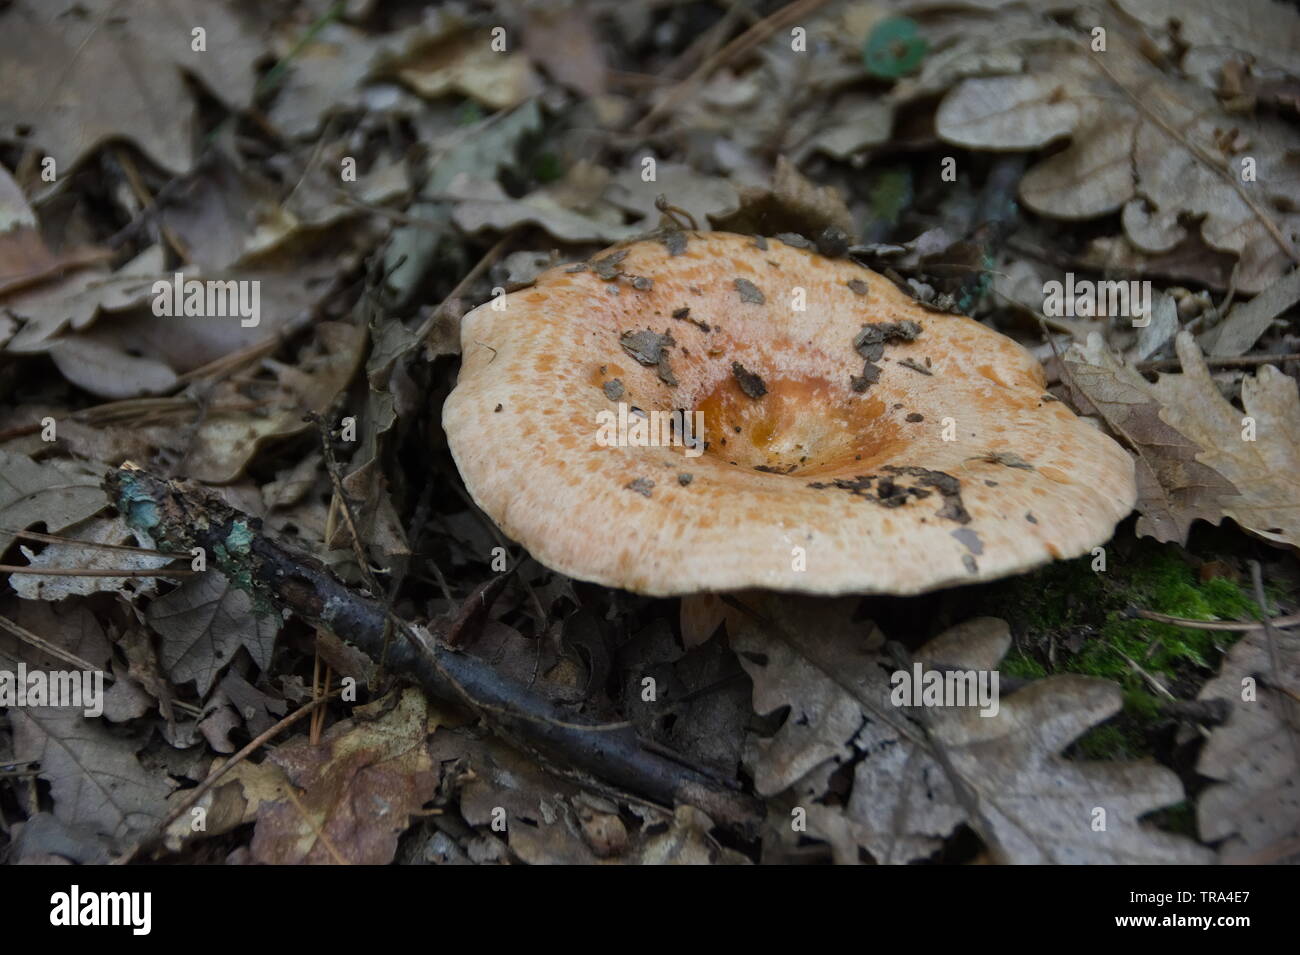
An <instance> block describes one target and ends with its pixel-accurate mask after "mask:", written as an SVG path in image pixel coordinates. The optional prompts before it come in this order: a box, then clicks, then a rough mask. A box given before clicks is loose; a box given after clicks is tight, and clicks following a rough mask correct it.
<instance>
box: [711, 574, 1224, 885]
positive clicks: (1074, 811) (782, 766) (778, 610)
mask: <svg viewBox="0 0 1300 955" xmlns="http://www.w3.org/2000/svg"><path fill="white" fill-rule="evenodd" d="M851 609H852V602H851V601H850V602H845V601H840V602H836V603H826V602H822V603H810V602H805V601H802V600H800V601H795V600H791V599H789V598H785V599H783V600H782V601H780V602H778V601H775V600H771V601H766V602H765V603H764V605H763V608H762V613H763V615H764V616H766V617H767V619H768V620H769V621H770V623H759V622H756V621H753V620H751V621H750V622H749V623H747V624H746V625H744V626H742V627H741V628H740V629H739V632H738V633H737V635H736V637H735V638H734V640H733V646H734V647H735V649H736V651H737V652H738V653H739V654H740V658H741V662H742V665H743V666H744V667H745V669H746V670H747V671H748V672H749V674H750V676H751V677H752V678H753V680H754V709H755V711H756V712H758V713H760V714H764V713H771V712H773V711H775V710H778V709H780V708H781V707H789V708H790V712H789V715H788V716H787V717H786V719H785V721H784V723H783V724H782V726H781V728H780V729H779V730H778V731H777V732H776V734H775V735H774V736H772V737H771V738H769V739H759V740H756V742H755V747H754V750H753V753H752V758H751V769H752V771H753V774H754V784H755V788H756V789H757V790H758V792H759V793H760V795H764V796H769V797H772V796H776V795H777V794H780V793H782V792H783V791H785V790H788V791H789V792H788V793H787V794H786V796H784V797H783V799H784V801H785V802H788V803H790V804H791V805H792V806H801V807H803V808H804V809H805V810H806V812H807V822H808V833H807V834H808V835H812V836H815V837H818V838H822V839H825V840H827V841H828V842H830V844H831V847H832V849H833V851H834V853H835V856H836V858H837V860H838V861H841V862H857V861H859V859H860V856H861V853H862V851H865V852H868V853H870V854H871V856H872V857H873V858H875V859H876V860H877V861H878V862H882V863H906V862H909V861H913V860H917V859H923V858H926V857H927V856H929V855H931V854H932V853H934V852H935V851H936V850H937V849H938V848H939V847H940V845H941V844H942V841H943V839H944V837H946V836H947V835H949V834H950V833H951V832H952V831H953V829H955V828H956V827H957V826H958V825H959V824H962V823H965V824H967V825H969V826H971V828H973V829H974V830H975V831H976V832H977V833H979V834H980V835H981V837H982V838H984V840H985V841H986V843H987V844H988V846H989V849H990V850H991V851H992V852H993V853H994V855H995V856H996V857H998V858H999V859H1000V860H1001V861H1005V862H1012V863H1090V864H1091V863H1132V862H1145V863H1157V862H1160V863H1169V862H1180V863H1193V862H1204V861H1207V857H1208V855H1209V853H1208V852H1207V851H1206V850H1204V849H1201V848H1200V847H1198V846H1196V845H1195V844H1194V843H1191V842H1189V841H1188V840H1186V839H1182V838H1180V837H1176V836H1172V835H1169V834H1166V833H1163V832H1159V831H1157V830H1155V829H1152V828H1150V827H1148V826H1145V825H1143V824H1141V823H1139V821H1138V820H1139V817H1140V816H1142V815H1143V814H1145V813H1148V812H1151V811H1152V810H1154V809H1157V808H1159V807H1161V806H1167V805H1171V804H1173V803H1176V802H1179V801H1181V800H1182V798H1183V789H1182V785H1181V784H1180V783H1179V781H1178V777H1177V776H1176V775H1174V774H1173V773H1172V772H1170V771H1169V770H1167V769H1164V768H1163V767H1160V766H1157V765H1155V764H1153V763H1150V762H1128V763H1123V762H1080V761H1075V760H1068V759H1064V758H1063V757H1061V756H1060V755H1059V754H1060V751H1061V750H1062V749H1064V748H1065V747H1066V746H1067V745H1068V744H1069V743H1070V742H1071V741H1073V740H1074V739H1076V738H1078V737H1079V736H1081V735H1082V734H1083V733H1084V732H1086V731H1087V730H1088V729H1089V728H1090V727H1092V726H1094V725H1096V724H1097V723H1099V722H1101V721H1103V720H1105V719H1107V718H1109V717H1111V716H1113V715H1114V714H1115V713H1117V712H1118V711H1119V709H1120V706H1121V695H1120V689H1119V687H1118V686H1115V685H1114V684H1111V683H1108V682H1106V681H1104V680H1097V679H1090V678H1085V677H1078V676H1072V675H1071V676H1056V677H1050V678H1048V679H1045V680H1041V681H1038V682H1036V683H1034V684H1031V685H1030V686H1028V687H1025V688H1024V689H1021V690H1019V691H1018V692H1016V693H1015V694H1014V695H1011V696H1007V697H1004V698H1002V699H1001V700H1000V706H999V709H998V711H997V713H996V714H995V715H991V716H988V717H985V716H981V715H980V713H981V711H980V708H979V707H975V706H965V707H949V708H942V707H931V708H928V709H927V710H926V712H925V713H924V715H923V716H922V718H921V719H919V720H918V719H916V718H915V717H914V716H913V715H910V714H909V713H908V711H907V710H904V709H902V708H899V707H896V706H894V705H893V704H892V703H891V699H890V697H891V692H892V690H893V687H892V685H891V681H890V674H891V673H892V672H893V671H894V670H895V669H896V667H895V665H894V664H893V663H892V662H890V661H889V658H888V657H887V656H885V655H884V653H883V652H882V650H883V644H884V634H882V633H881V631H880V630H879V629H878V628H877V627H875V625H874V624H871V623H855V622H853V621H852V620H851V619H850V616H849V612H850V610H851ZM1010 642H1011V638H1010V633H1009V631H1008V628H1007V625H1006V624H1005V623H1004V622H1002V621H1000V620H995V619H992V618H977V619H974V620H970V621H967V622H966V623H963V624H960V625H959V626H957V627H954V628H952V629H950V630H948V631H945V632H944V633H942V634H940V635H939V636H938V637H936V638H934V639H933V640H931V641H930V642H929V643H928V644H926V645H925V646H924V647H922V648H921V650H920V651H918V652H917V653H916V654H915V659H916V660H918V661H923V662H924V663H926V664H929V665H932V666H933V665H946V666H950V667H956V668H958V669H963V670H975V671H981V670H990V669H992V668H994V667H996V666H997V663H998V661H999V660H1001V658H1002V656H1003V654H1005V653H1006V651H1007V648H1008V647H1009V646H1010ZM927 740H928V742H927ZM832 777H835V778H834V779H833V778H832ZM846 777H848V778H851V780H852V788H851V790H850V791H849V793H848V794H847V796H844V797H842V798H838V797H829V794H830V793H831V792H834V791H837V789H838V785H840V784H837V783H836V781H835V780H836V779H838V780H840V781H841V784H842V781H843V780H844V779H845V778H846ZM954 783H956V784H957V785H959V786H960V787H961V789H962V790H963V791H962V792H959V791H958V789H957V788H955V785H954ZM828 797H829V798H828ZM783 804H784V803H783ZM1098 808H1100V809H1103V810H1105V819H1106V828H1105V830H1104V831H1095V830H1094V829H1093V823H1094V820H1095V819H1096V818H1098V817H1097V814H1096V810H1097V809H1098ZM786 818H787V819H788V814H787V816H786ZM780 828H781V829H788V828H789V827H788V825H785V826H782V827H780Z"/></svg>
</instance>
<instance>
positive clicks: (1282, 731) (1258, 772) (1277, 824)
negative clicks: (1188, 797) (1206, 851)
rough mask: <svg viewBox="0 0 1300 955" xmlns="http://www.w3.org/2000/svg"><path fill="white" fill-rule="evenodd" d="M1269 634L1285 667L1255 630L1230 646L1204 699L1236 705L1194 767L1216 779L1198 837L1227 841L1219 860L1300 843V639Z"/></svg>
mask: <svg viewBox="0 0 1300 955" xmlns="http://www.w3.org/2000/svg"><path fill="white" fill-rule="evenodd" d="M1272 640H1273V641H1275V648H1276V651H1277V661H1278V664H1279V666H1280V667H1281V670H1280V672H1279V671H1278V670H1275V669H1274V667H1273V654H1272V653H1271V652H1270V649H1269V645H1268V641H1269V637H1268V636H1267V635H1266V634H1265V633H1264V631H1263V630H1254V631H1252V632H1251V633H1249V634H1247V635H1246V636H1245V637H1243V638H1242V639H1241V641H1240V642H1238V643H1237V645H1236V646H1234V647H1233V648H1232V650H1231V651H1229V653H1228V655H1227V657H1226V658H1224V661H1223V666H1222V667H1220V669H1219V675H1218V676H1216V677H1215V678H1214V679H1213V680H1211V681H1210V682H1209V683H1207V684H1205V686H1204V687H1203V688H1202V689H1201V694H1200V697H1199V699H1202V700H1226V701H1227V702H1228V703H1229V704H1230V706H1231V709H1230V711H1229V715H1228V719H1227V722H1225V723H1224V724H1223V725H1221V726H1217V727H1215V729H1214V730H1213V731H1212V732H1211V733H1210V738H1209V740H1208V741H1207V742H1206V744H1205V747H1204V748H1203V749H1202V750H1201V758H1200V762H1199V763H1197V766H1196V770H1197V772H1199V773H1200V774H1201V775H1203V776H1208V777H1210V778H1211V779H1214V780H1217V782H1216V783H1215V784H1214V785H1213V786H1210V787H1209V788H1208V789H1206V790H1205V792H1203V793H1201V797H1200V799H1199V801H1198V802H1197V805H1196V814H1197V824H1198V827H1199V830H1200V834H1201V838H1202V839H1204V840H1205V841H1207V842H1219V841H1220V840H1222V843H1221V844H1220V846H1219V858H1220V861H1222V862H1227V863H1232V862H1245V861H1248V860H1250V859H1251V858H1252V857H1256V858H1254V861H1256V862H1262V863H1267V862H1273V863H1276V862H1281V861H1283V856H1294V855H1295V854H1296V846H1297V845H1300V704H1298V703H1297V702H1296V697H1297V695H1298V694H1300V638H1297V637H1296V636H1295V635H1294V634H1293V633H1281V632H1274V634H1273V635H1272ZM1247 686H1249V687H1250V688H1251V689H1252V692H1251V694H1250V696H1249V698H1247V694H1246V688H1247ZM1288 846H1289V847H1290V849H1289V850H1287V847H1288ZM1261 856H1262V857H1261Z"/></svg>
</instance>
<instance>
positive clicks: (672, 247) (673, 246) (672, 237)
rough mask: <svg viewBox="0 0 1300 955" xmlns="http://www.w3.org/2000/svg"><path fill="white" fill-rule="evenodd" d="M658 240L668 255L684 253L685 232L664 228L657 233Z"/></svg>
mask: <svg viewBox="0 0 1300 955" xmlns="http://www.w3.org/2000/svg"><path fill="white" fill-rule="evenodd" d="M659 241H660V242H662V243H663V244H664V248H666V249H667V250H668V254H669V255H684V254H685V253H686V233H685V232H683V231H681V230H680V229H665V230H664V231H663V232H660V233H659Z"/></svg>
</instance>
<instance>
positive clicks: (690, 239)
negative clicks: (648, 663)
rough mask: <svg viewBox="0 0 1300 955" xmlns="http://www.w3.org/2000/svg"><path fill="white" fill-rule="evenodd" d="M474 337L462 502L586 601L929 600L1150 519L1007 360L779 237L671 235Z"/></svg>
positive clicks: (974, 330)
mask: <svg viewBox="0 0 1300 955" xmlns="http://www.w3.org/2000/svg"><path fill="white" fill-rule="evenodd" d="M461 328H462V332H461V335H462V351H463V358H462V366H461V371H460V379H459V381H458V383H457V385H456V388H455V390H454V391H453V392H452V394H451V396H450V397H449V398H448V399H447V402H446V404H445V406H444V410H443V425H444V428H445V430H446V432H447V438H448V442H449V444H450V447H451V452H452V455H453V456H454V458H455V460H456V464H457V466H458V467H459V469H460V473H461V475H462V476H463V477H464V479H465V485H466V487H467V488H468V490H469V492H470V494H471V495H472V496H473V498H474V500H475V501H476V502H477V503H478V504H479V506H480V507H482V508H483V510H484V511H485V512H486V513H487V514H488V515H489V516H490V517H491V518H492V519H493V520H494V521H496V522H497V524H498V525H499V526H500V527H501V529H502V530H503V531H504V532H505V533H506V534H508V535H509V536H510V537H511V538H513V539H514V540H516V541H518V542H520V543H521V544H522V545H523V546H524V547H526V548H527V549H528V550H529V551H530V552H531V553H532V555H533V556H534V557H535V558H536V559H537V560H539V561H541V562H542V563H543V564H545V565H547V566H548V567H551V568H553V569H555V570H558V571H560V572H562V573H564V574H567V575H569V576H571V577H575V578H578V579H580V580H588V581H593V582H596V583H600V584H605V585H607V586H611V587H621V588H624V589H627V590H631V591H635V592H638V593H644V594H653V595H675V594H685V593H696V592H702V591H732V590H741V589H745V588H750V587H762V588H768V589H772V590H785V591H804V592H810V593H823V594H840V593H892V594H914V593H919V592H923V591H927V590H932V589H935V588H939V587H945V586H951V585H956V584H963V583H970V582H973V581H979V580H989V579H992V578H996V577H1001V576H1004V575H1006V574H1012V573H1016V572H1019V571H1024V570H1027V569H1028V568H1031V567H1034V566H1036V565H1039V564H1042V563H1045V562H1047V561H1049V560H1051V559H1053V558H1068V557H1075V556H1078V555H1079V554H1081V553H1085V552H1087V551H1088V550H1089V549H1091V548H1092V547H1094V546H1095V545H1097V544H1099V543H1102V542H1104V541H1105V540H1107V539H1108V538H1109V537H1110V535H1111V533H1112V532H1113V530H1114V526H1115V524H1116V523H1117V522H1118V521H1119V520H1121V519H1122V518H1123V517H1124V516H1125V515H1127V514H1128V513H1129V511H1131V510H1132V507H1133V503H1134V500H1135V498H1136V487H1135V483H1134V471H1133V463H1132V461H1131V459H1130V458H1129V456H1128V455H1127V454H1126V453H1125V452H1124V451H1123V449H1121V448H1120V447H1119V446H1118V445H1117V444H1116V443H1115V442H1114V441H1112V440H1111V439H1110V438H1108V437H1107V436H1105V435H1104V434H1102V433H1101V432H1100V431H1099V430H1098V429H1096V428H1095V427H1093V426H1092V425H1091V424H1089V423H1088V422H1086V421H1083V420H1081V419H1079V418H1077V417H1076V416H1075V415H1074V414H1073V413H1072V412H1071V411H1070V409H1069V408H1067V407H1066V406H1065V405H1064V404H1062V403H1061V402H1059V401H1056V400H1054V399H1053V398H1052V397H1051V396H1050V395H1047V394H1046V393H1045V391H1044V377H1043V372H1042V368H1041V367H1040V366H1039V365H1038V363H1037V362H1036V361H1034V359H1033V358H1032V357H1031V356H1030V355H1029V354H1028V353H1027V352H1026V351H1025V350H1024V349H1023V348H1021V347H1020V346H1019V345H1018V344H1016V343H1015V342H1014V341H1012V340H1011V339H1009V338H1007V337H1005V336H1003V335H1000V334H998V333H996V332H994V331H991V330H990V329H988V328H985V327H984V326H983V325H980V324H979V323H977V322H974V321H972V320H971V319H968V318H965V317H961V316H954V315H946V314H938V313H935V312H931V311H929V310H927V309H926V308H924V307H922V306H921V305H919V304H917V303H916V302H915V301H913V300H912V299H910V298H908V297H907V296H906V295H904V294H903V293H902V292H901V291H899V290H898V289H897V288H896V287H895V286H894V285H893V283H891V282H890V281H889V280H887V279H885V278H884V277H883V276H880V275H878V274H876V273H874V272H872V271H870V270H868V269H865V268H862V267H861V266H859V265H857V264H855V263H853V262H850V261H847V260H842V259H828V258H824V257H822V256H820V255H818V254H816V253H815V252H812V251H809V250H806V249H802V248H796V247H794V246H791V245H787V244H785V243H784V242H781V241H779V240H764V239H757V238H754V237H750V236H741V235H733V234H730V233H724V232H667V233H661V234H660V235H659V237H658V238H651V239H645V240H640V241H635V242H630V243H626V244H622V245H618V246H615V247H613V248H612V249H609V250H607V251H606V252H604V253H601V254H600V255H599V256H596V257H595V258H593V259H592V260H591V261H590V262H589V263H585V264H579V265H577V266H560V267H557V268H554V269H551V270H549V271H547V272H545V273H543V274H542V275H541V276H539V277H538V279H537V281H536V283H535V284H534V285H533V286H532V287H531V288H528V289H525V290H521V291H518V292H514V293H512V294H510V295H506V296H504V297H503V298H502V299H501V300H500V301H498V303H497V304H496V307H495V308H494V307H493V304H492V303H487V304H484V305H481V306H479V307H478V308H476V309H474V310H473V311H472V312H470V313H469V314H468V315H466V316H465V318H464V320H463V323H462V326H461ZM620 405H621V406H622V407H621V408H620ZM676 410H683V411H685V412H688V415H687V416H686V417H685V418H684V419H682V420H679V421H674V420H673V419H672V418H671V414H672V412H674V411H676ZM638 412H641V413H643V414H644V415H645V416H646V417H645V418H644V419H642V415H640V414H638ZM651 413H657V414H654V415H652V414H651ZM697 413H698V414H701V415H702V420H703V427H704V433H703V440H704V442H705V444H704V445H703V446H700V445H696V446H694V447H691V446H690V439H691V438H692V437H693V435H692V431H691V427H690V426H691V424H692V423H694V422H695V421H697V420H699V418H698V416H697ZM639 420H644V424H642V425H641V430H640V432H637V431H636V426H637V424H638V421H639ZM665 420H666V421H667V422H668V424H667V425H666V426H665V424H664V422H665ZM620 421H621V422H622V424H621V425H620ZM620 427H621V428H622V430H620ZM611 437H612V438H614V439H617V440H616V441H615V443H611ZM647 437H648V438H649V439H650V440H657V441H658V442H659V443H657V444H652V445H649V446H643V445H641V444H628V443H627V442H628V441H632V442H636V441H639V440H642V439H646V438H647ZM619 441H621V442H622V443H618V442H619Z"/></svg>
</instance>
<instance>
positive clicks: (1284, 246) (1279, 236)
mask: <svg viewBox="0 0 1300 955" xmlns="http://www.w3.org/2000/svg"><path fill="white" fill-rule="evenodd" d="M1089 62H1091V63H1092V64H1093V65H1094V66H1096V67H1097V68H1098V69H1100V70H1101V71H1102V72H1103V73H1105V74H1106V76H1107V77H1109V78H1110V81H1111V82H1112V83H1114V84H1115V85H1116V86H1118V87H1119V88H1120V90H1122V91H1123V93H1124V95H1125V96H1127V97H1128V98H1129V99H1130V100H1132V101H1133V105H1134V106H1135V107H1137V110H1138V112H1140V113H1142V115H1144V116H1145V117H1146V118H1147V119H1149V120H1150V121H1151V122H1153V123H1155V124H1156V125H1157V126H1159V127H1160V128H1161V129H1163V130H1164V131H1165V132H1166V133H1167V134H1168V135H1169V136H1170V137H1171V138H1172V139H1174V140H1175V141H1177V142H1178V143H1179V144H1180V145H1181V146H1182V147H1183V148H1184V149H1186V150H1187V151H1188V152H1189V153H1191V154H1192V155H1193V156H1195V157H1196V158H1197V159H1199V160H1200V161H1201V162H1202V163H1204V164H1205V165H1206V166H1208V167H1209V168H1210V169H1213V170H1214V171H1215V172H1216V173H1217V174H1218V175H1219V176H1220V177H1221V178H1222V179H1223V180H1224V181H1225V182H1227V183H1228V185H1230V186H1231V187H1232V188H1233V190H1234V191H1236V193H1237V195H1238V196H1239V197H1240V198H1241V201H1242V202H1244V203H1245V204H1246V205H1247V206H1249V207H1250V211H1251V212H1253V213H1255V217H1256V218H1257V219H1259V221H1260V224H1261V225H1263V226H1264V229H1265V230H1266V231H1267V232H1268V234H1269V235H1270V236H1272V237H1273V241H1274V242H1276V243H1277V245H1278V248H1280V249H1281V250H1282V252H1283V253H1285V255H1286V256H1287V258H1289V259H1290V260H1291V261H1292V262H1297V263H1300V254H1298V253H1297V252H1296V250H1295V247H1294V246H1293V245H1292V244H1291V241H1290V240H1289V239H1288V238H1287V237H1286V236H1285V235H1283V233H1282V230H1281V229H1280V228H1279V227H1278V224H1277V223H1276V222H1274V221H1273V219H1272V218H1271V217H1270V216H1269V215H1268V213H1267V212H1265V211H1264V209H1263V207H1261V206H1260V204H1259V203H1258V202H1256V201H1255V197H1254V196H1252V195H1251V194H1250V193H1249V192H1247V191H1246V187H1245V186H1243V185H1242V184H1241V183H1240V182H1238V181H1237V177H1236V176H1234V175H1233V174H1232V173H1231V172H1230V171H1229V170H1228V168H1227V167H1226V166H1225V165H1224V164H1223V163H1221V162H1220V161H1219V160H1217V159H1215V157H1214V156H1211V155H1210V154H1209V153H1208V152H1206V151H1205V150H1204V149H1203V148H1202V147H1201V146H1200V145H1199V144H1198V143H1194V142H1192V141H1191V140H1190V139H1188V138H1187V137H1186V136H1184V135H1183V133H1182V132H1181V131H1179V130H1178V129H1176V128H1175V127H1174V126H1173V124H1172V123H1170V122H1169V121H1168V120H1166V119H1165V118H1164V117H1163V116H1161V115H1160V114H1159V113H1157V112H1156V111H1155V110H1153V109H1152V108H1151V107H1150V106H1149V105H1147V102H1146V100H1145V99H1143V98H1142V97H1140V96H1139V95H1138V94H1137V93H1136V92H1134V91H1133V90H1131V89H1129V87H1128V84H1127V83H1125V82H1124V81H1123V80H1121V79H1120V78H1119V77H1118V76H1116V75H1115V74H1114V72H1113V71H1112V70H1111V69H1110V67H1108V66H1107V65H1106V64H1105V63H1103V62H1102V61H1101V58H1100V57H1095V56H1093V57H1089Z"/></svg>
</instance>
